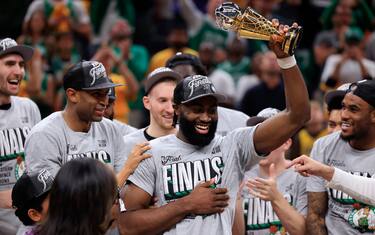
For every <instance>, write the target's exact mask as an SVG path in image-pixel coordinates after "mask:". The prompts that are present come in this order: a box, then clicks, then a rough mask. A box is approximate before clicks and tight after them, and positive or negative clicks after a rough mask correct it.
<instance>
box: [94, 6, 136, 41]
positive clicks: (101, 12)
mask: <svg viewBox="0 0 375 235" xmlns="http://www.w3.org/2000/svg"><path fill="white" fill-rule="evenodd" d="M135 15H136V12H135V10H134V6H133V3H132V1H131V0H107V1H101V0H92V1H91V4H90V18H91V23H92V26H93V32H94V34H95V36H96V37H95V39H94V41H93V43H94V44H100V42H105V41H108V40H109V39H110V38H109V36H110V32H111V26H112V25H113V24H114V23H115V22H116V21H117V20H121V19H125V20H126V21H127V22H129V23H130V25H131V26H134V25H135Z"/></svg>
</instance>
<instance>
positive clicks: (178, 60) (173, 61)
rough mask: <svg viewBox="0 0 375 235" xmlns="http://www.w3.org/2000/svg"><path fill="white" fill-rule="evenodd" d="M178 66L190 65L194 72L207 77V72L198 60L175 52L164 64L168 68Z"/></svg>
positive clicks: (192, 56)
mask: <svg viewBox="0 0 375 235" xmlns="http://www.w3.org/2000/svg"><path fill="white" fill-rule="evenodd" d="M179 65H191V66H193V68H194V70H195V72H196V73H197V74H200V75H207V71H206V69H205V67H204V65H203V64H202V62H201V61H200V59H199V58H198V57H197V56H195V55H192V54H186V53H182V52H177V53H176V54H175V55H174V56H172V57H171V58H169V59H168V60H167V62H166V64H165V66H166V67H168V68H171V69H173V68H175V67H177V66H179Z"/></svg>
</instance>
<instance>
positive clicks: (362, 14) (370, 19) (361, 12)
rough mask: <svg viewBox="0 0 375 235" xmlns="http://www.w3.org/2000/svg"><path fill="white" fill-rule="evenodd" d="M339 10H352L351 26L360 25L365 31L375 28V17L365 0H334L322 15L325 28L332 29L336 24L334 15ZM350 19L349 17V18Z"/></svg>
mask: <svg viewBox="0 0 375 235" xmlns="http://www.w3.org/2000/svg"><path fill="white" fill-rule="evenodd" d="M338 8H342V9H341V10H339V11H343V12H344V11H345V12H348V11H349V12H350V14H351V17H350V18H351V19H350V26H358V27H359V28H361V29H362V30H363V31H365V30H372V29H373V28H374V23H375V21H374V20H375V17H374V14H373V13H372V12H371V9H370V7H369V6H368V5H367V3H366V1H365V0H333V1H332V2H331V5H330V6H328V7H327V8H326V9H325V10H324V12H323V13H322V16H321V21H322V24H323V28H324V29H331V28H332V27H333V25H334V24H335V22H334V18H332V15H333V14H334V13H335V12H337V11H338ZM347 19H349V18H347Z"/></svg>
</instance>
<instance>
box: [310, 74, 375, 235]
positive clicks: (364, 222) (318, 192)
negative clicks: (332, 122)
mask: <svg viewBox="0 0 375 235" xmlns="http://www.w3.org/2000/svg"><path fill="white" fill-rule="evenodd" d="M374 107H375V81H373V80H363V81H360V82H357V83H353V84H351V85H350V87H349V89H348V90H347V92H346V94H345V96H344V99H343V100H342V109H341V131H336V132H333V133H332V134H330V135H328V136H325V137H323V138H320V139H319V140H317V141H316V142H315V144H314V146H313V149H312V151H311V157H312V158H313V159H315V160H317V161H319V162H322V163H324V164H327V165H330V166H333V167H336V168H339V169H341V170H344V171H346V172H350V173H351V174H354V175H360V176H365V177H372V178H373V177H374V176H375V168H374V164H375V158H374V156H375V108H374ZM307 191H308V215H307V222H306V226H307V230H308V234H359V233H360V232H361V233H363V234H373V233H374V232H375V222H374V221H375V208H374V207H372V206H369V205H366V204H365V203H363V202H360V201H356V200H354V199H352V198H351V197H349V196H348V195H347V194H345V193H343V192H341V191H339V190H335V189H328V188H326V182H325V180H324V179H322V178H319V177H316V176H313V177H309V178H308V180H307Z"/></svg>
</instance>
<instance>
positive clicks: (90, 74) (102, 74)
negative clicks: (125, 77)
mask: <svg viewBox="0 0 375 235" xmlns="http://www.w3.org/2000/svg"><path fill="white" fill-rule="evenodd" d="M63 85H64V90H66V89H68V88H73V89H75V90H99V89H106V88H111V87H116V86H122V84H115V83H113V82H112V81H111V80H110V79H109V78H108V76H107V73H106V71H105V68H104V65H103V64H102V63H100V62H97V61H81V62H79V63H77V64H75V65H73V66H72V67H71V68H69V70H68V71H67V72H66V73H65V75H64V79H63Z"/></svg>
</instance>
